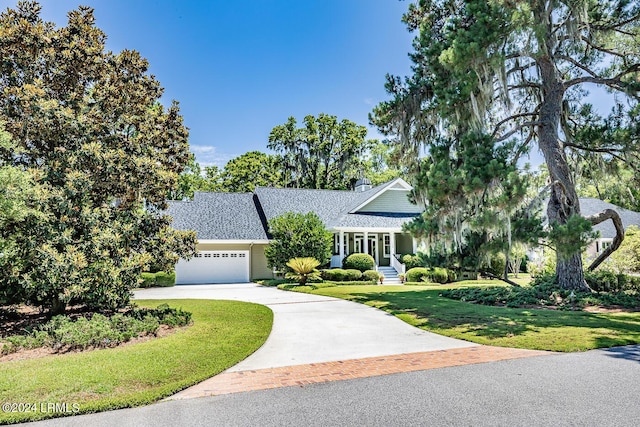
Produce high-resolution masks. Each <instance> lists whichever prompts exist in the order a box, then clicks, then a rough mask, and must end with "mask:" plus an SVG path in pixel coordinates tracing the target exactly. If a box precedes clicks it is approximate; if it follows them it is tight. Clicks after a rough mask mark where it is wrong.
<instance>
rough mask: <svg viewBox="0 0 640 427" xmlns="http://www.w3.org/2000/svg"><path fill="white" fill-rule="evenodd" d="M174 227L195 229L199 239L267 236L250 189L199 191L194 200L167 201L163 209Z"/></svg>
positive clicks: (259, 238)
mask: <svg viewBox="0 0 640 427" xmlns="http://www.w3.org/2000/svg"><path fill="white" fill-rule="evenodd" d="M165 213H166V214H167V215H169V216H171V217H172V218H173V222H172V224H171V225H172V227H173V228H175V229H177V230H195V231H196V233H197V236H196V237H197V238H198V240H267V233H266V231H265V228H264V225H263V222H262V220H261V219H260V216H259V214H258V209H257V208H256V205H255V202H254V195H253V194H251V193H200V192H196V193H195V195H194V198H193V201H188V202H177V201H170V202H169V208H168V209H167V211H166V212H165Z"/></svg>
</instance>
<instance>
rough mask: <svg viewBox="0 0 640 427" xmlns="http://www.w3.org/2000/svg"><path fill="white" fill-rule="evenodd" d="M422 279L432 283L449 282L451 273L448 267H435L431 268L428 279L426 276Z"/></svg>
mask: <svg viewBox="0 0 640 427" xmlns="http://www.w3.org/2000/svg"><path fill="white" fill-rule="evenodd" d="M422 280H423V281H426V282H430V283H441V284H444V283H447V281H448V280H449V274H448V273H447V269H446V268H442V267H433V268H431V269H429V273H428V275H427V280H425V278H424V277H423V278H422Z"/></svg>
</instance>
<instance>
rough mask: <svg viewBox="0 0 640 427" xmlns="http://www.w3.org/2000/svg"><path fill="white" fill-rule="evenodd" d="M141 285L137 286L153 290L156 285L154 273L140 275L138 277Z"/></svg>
mask: <svg viewBox="0 0 640 427" xmlns="http://www.w3.org/2000/svg"><path fill="white" fill-rule="evenodd" d="M140 277H141V278H142V283H140V284H139V285H138V286H139V287H141V288H153V287H154V286H155V285H156V273H142V274H141V275H140Z"/></svg>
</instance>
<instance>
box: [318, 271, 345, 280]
mask: <svg viewBox="0 0 640 427" xmlns="http://www.w3.org/2000/svg"><path fill="white" fill-rule="evenodd" d="M345 274H346V272H345V271H344V270H343V269H341V268H332V269H330V270H322V271H321V272H320V275H321V276H322V278H323V279H324V280H330V281H332V282H341V281H343V280H344V277H345Z"/></svg>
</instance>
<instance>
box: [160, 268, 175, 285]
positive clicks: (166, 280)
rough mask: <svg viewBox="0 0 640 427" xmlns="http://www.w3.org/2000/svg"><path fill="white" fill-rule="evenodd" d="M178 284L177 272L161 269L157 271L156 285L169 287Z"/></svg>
mask: <svg viewBox="0 0 640 427" xmlns="http://www.w3.org/2000/svg"><path fill="white" fill-rule="evenodd" d="M175 284H176V273H175V272H171V273H166V272H164V271H159V272H157V273H156V285H157V286H160V287H169V286H174V285H175Z"/></svg>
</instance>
